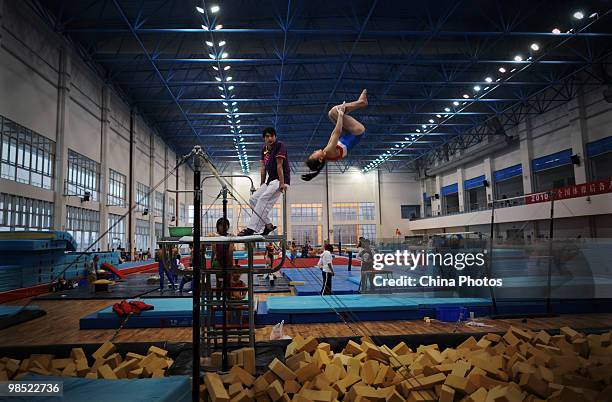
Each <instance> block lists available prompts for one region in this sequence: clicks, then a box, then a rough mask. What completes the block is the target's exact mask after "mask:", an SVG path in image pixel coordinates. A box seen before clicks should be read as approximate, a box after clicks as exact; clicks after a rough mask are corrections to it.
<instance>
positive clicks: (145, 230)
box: [135, 219, 151, 251]
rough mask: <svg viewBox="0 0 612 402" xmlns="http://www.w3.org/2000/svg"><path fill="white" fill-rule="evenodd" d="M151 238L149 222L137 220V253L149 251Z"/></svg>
mask: <svg viewBox="0 0 612 402" xmlns="http://www.w3.org/2000/svg"><path fill="white" fill-rule="evenodd" d="M150 238H151V230H150V229H149V221H146V220H144V219H136V237H135V240H136V251H141V250H142V251H147V249H149V248H151V245H150V244H151V241H150Z"/></svg>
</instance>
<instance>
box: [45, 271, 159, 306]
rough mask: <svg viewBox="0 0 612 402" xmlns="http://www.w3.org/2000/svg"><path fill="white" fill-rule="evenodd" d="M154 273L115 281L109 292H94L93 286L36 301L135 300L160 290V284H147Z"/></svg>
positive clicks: (46, 296) (50, 295) (48, 294)
mask: <svg viewBox="0 0 612 402" xmlns="http://www.w3.org/2000/svg"><path fill="white" fill-rule="evenodd" d="M151 275H153V274H152V273H138V274H132V275H128V276H126V277H125V279H122V280H119V281H115V284H114V285H112V286H111V287H110V291H109V292H97V293H96V292H94V291H93V289H92V287H91V286H88V285H86V286H77V287H76V288H74V289H70V290H62V291H59V292H54V293H45V294H43V295H40V296H37V297H35V298H34V300H105V299H133V298H135V297H140V296H143V295H145V294H147V293H149V292H153V291H156V290H159V283H147V279H148V278H149V277H150V276H151Z"/></svg>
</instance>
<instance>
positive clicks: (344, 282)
mask: <svg viewBox="0 0 612 402" xmlns="http://www.w3.org/2000/svg"><path fill="white" fill-rule="evenodd" d="M282 272H283V273H284V274H285V275H286V276H287V277H288V278H289V280H290V281H299V282H304V285H295V293H296V294H297V295H300V296H314V295H319V294H321V285H322V281H323V278H322V277H321V270H320V269H319V268H284V269H282ZM334 273H335V275H334V277H333V278H332V289H333V292H334V294H336V295H348V294H356V293H359V278H360V277H361V269H360V268H359V267H352V270H351V271H349V270H348V265H337V266H335V267H334ZM355 281H356V282H355Z"/></svg>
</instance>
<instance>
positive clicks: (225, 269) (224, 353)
mask: <svg viewBox="0 0 612 402" xmlns="http://www.w3.org/2000/svg"><path fill="white" fill-rule="evenodd" d="M227 192H228V190H227V186H225V185H224V186H223V188H222V189H221V194H222V196H223V220H224V223H223V224H224V225H225V222H226V221H227ZM228 230H229V227H228ZM221 248H222V249H223V255H222V256H221V269H222V270H223V274H222V277H223V283H222V284H221V293H220V294H221V295H222V297H223V307H222V309H221V310H222V314H223V318H222V321H223V341H222V344H221V368H222V370H223V371H224V372H226V371H227V370H228V367H227V366H228V357H227V296H228V291H227V286H228V285H227V284H228V281H229V275H228V268H229V267H228V261H227V251H228V250H229V244H223V245H222V247H221ZM226 248H227V249H226ZM217 286H219V283H217ZM213 322H214V316H213ZM213 325H214V324H213Z"/></svg>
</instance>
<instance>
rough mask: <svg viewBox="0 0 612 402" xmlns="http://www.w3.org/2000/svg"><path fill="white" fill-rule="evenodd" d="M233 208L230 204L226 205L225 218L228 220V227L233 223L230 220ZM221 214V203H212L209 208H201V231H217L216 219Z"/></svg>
mask: <svg viewBox="0 0 612 402" xmlns="http://www.w3.org/2000/svg"><path fill="white" fill-rule="evenodd" d="M233 213H234V210H233V209H232V207H231V206H229V205H228V207H227V219H228V220H229V221H230V227H231V225H233V224H234V222H232V218H233ZM222 216H223V206H222V205H212V206H211V207H210V209H208V210H205V209H203V210H202V232H203V233H205V234H206V233H214V232H216V231H217V220H218V219H219V218H221V217H222Z"/></svg>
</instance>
